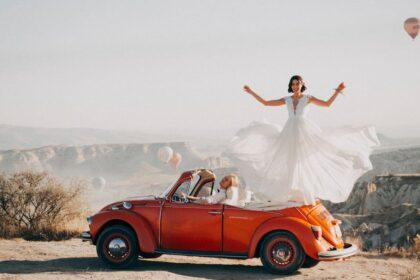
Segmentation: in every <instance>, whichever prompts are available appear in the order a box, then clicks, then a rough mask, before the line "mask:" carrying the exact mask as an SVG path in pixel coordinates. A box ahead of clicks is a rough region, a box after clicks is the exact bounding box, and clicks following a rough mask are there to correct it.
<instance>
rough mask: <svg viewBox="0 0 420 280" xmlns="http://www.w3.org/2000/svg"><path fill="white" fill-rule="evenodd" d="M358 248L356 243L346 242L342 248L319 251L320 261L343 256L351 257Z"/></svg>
mask: <svg viewBox="0 0 420 280" xmlns="http://www.w3.org/2000/svg"><path fill="white" fill-rule="evenodd" d="M358 251H359V250H358V248H357V246H356V245H353V244H350V243H345V244H344V248H343V249H341V250H337V249H334V250H330V251H324V252H320V253H318V259H319V260H320V261H328V260H338V259H341V258H348V257H351V256H353V255H355V254H357V252H358Z"/></svg>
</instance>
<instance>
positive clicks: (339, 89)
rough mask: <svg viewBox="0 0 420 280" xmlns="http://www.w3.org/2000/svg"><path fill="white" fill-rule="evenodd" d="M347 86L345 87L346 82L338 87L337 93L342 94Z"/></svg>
mask: <svg viewBox="0 0 420 280" xmlns="http://www.w3.org/2000/svg"><path fill="white" fill-rule="evenodd" d="M345 88H346V86H345V85H344V82H341V83H340V84H339V85H338V87H337V88H336V89H335V91H336V92H342V91H343V90H344V89H345Z"/></svg>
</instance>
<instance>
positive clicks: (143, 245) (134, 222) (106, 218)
mask: <svg viewBox="0 0 420 280" xmlns="http://www.w3.org/2000/svg"><path fill="white" fill-rule="evenodd" d="M110 222H122V223H126V224H128V225H129V226H130V227H131V228H132V229H133V230H134V231H135V233H136V236H137V240H138V243H139V248H140V250H141V251H142V252H145V253H152V252H154V251H155V249H156V248H157V245H156V239H155V237H154V235H153V231H152V229H151V227H150V225H149V223H148V222H147V221H146V220H145V219H144V218H143V217H142V216H140V215H138V214H137V213H134V212H132V211H127V210H112V211H104V212H100V213H98V214H96V215H95V216H93V218H92V224H91V225H90V233H91V236H92V241H93V243H96V239H97V238H98V236H99V234H98V233H100V232H101V231H102V229H103V227H104V226H106V225H107V224H109V223H110Z"/></svg>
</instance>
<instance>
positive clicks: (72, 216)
mask: <svg viewBox="0 0 420 280" xmlns="http://www.w3.org/2000/svg"><path fill="white" fill-rule="evenodd" d="M83 205H86V204H85V203H84V201H83V185H82V184H81V182H77V181H75V182H72V183H70V185H69V186H67V187H65V186H64V185H63V184H62V183H61V182H60V181H58V180H57V179H56V178H54V177H52V176H50V175H48V174H47V173H45V172H34V171H25V172H18V173H14V174H9V175H7V174H0V237H3V238H13V237H23V238H25V239H28V240H61V239H68V238H71V237H73V236H75V235H77V234H78V232H79V230H78V229H77V223H78V221H81V219H82V218H83V216H84V214H85V213H86V209H84V207H83ZM79 225H80V224H79Z"/></svg>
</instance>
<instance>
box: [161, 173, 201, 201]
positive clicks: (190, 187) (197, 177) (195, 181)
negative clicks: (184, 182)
mask: <svg viewBox="0 0 420 280" xmlns="http://www.w3.org/2000/svg"><path fill="white" fill-rule="evenodd" d="M198 181H200V176H199V175H197V174H196V173H194V174H193V177H192V180H191V184H190V186H189V189H188V193H190V192H191V191H192V190H193V189H194V187H195V185H196V184H197V183H198ZM177 182H178V179H177V180H175V182H173V183H171V184H170V185H169V186H168V187H167V188H166V189H165V191H163V192H162V193H161V194H160V195H158V196H157V197H158V198H165V197H167V196H168V194H169V193H170V191H171V190H172V188H173V187H174V185H175V184H176V183H177Z"/></svg>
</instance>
